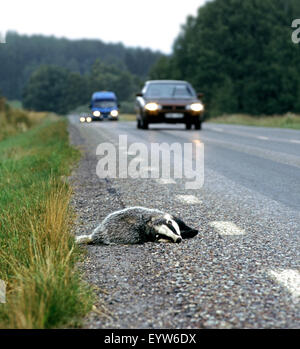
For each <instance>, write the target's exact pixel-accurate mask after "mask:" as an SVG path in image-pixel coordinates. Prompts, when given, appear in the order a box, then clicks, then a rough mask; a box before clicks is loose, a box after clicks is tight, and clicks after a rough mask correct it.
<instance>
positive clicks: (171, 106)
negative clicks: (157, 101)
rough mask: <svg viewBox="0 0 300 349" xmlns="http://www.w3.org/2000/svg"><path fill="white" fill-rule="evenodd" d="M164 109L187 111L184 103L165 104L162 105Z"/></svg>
mask: <svg viewBox="0 0 300 349" xmlns="http://www.w3.org/2000/svg"><path fill="white" fill-rule="evenodd" d="M162 110H163V111H171V112H178V111H179V112H183V111H185V106H184V105H163V106H162Z"/></svg>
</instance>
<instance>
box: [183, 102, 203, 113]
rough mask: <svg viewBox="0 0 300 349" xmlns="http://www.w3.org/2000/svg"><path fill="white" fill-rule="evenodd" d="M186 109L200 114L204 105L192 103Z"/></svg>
mask: <svg viewBox="0 0 300 349" xmlns="http://www.w3.org/2000/svg"><path fill="white" fill-rule="evenodd" d="M187 109H190V110H192V111H195V112H200V111H203V110H204V105H203V104H202V103H193V104H191V105H189V106H188V108H187Z"/></svg>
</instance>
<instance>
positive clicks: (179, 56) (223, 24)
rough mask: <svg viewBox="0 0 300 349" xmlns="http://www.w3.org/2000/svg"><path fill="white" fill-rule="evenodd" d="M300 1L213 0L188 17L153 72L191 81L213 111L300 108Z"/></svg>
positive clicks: (214, 113) (280, 111)
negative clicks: (298, 40)
mask: <svg viewBox="0 0 300 349" xmlns="http://www.w3.org/2000/svg"><path fill="white" fill-rule="evenodd" d="M295 18H300V2H299V0H263V1H261V0H214V1H210V2H208V3H206V4H205V5H204V6H203V7H201V8H199V10H198V14H197V16H196V17H189V18H188V19H187V22H186V24H185V25H184V26H183V27H182V30H181V33H180V35H179V36H178V37H177V39H176V41H175V43H174V47H173V54H172V55H171V56H170V57H166V56H164V57H161V58H160V59H159V61H158V62H157V64H155V66H154V67H153V68H152V70H151V73H150V77H151V78H155V79H161V78H174V79H185V80H188V81H190V82H191V83H192V84H193V85H194V86H195V88H196V89H197V91H199V92H203V93H204V94H205V103H206V105H207V110H208V111H209V115H211V116H218V115H220V114H231V113H247V114H250V115H251V114H252V115H260V114H266V115H271V114H284V113H286V112H289V111H290V112H300V69H299V67H300V45H295V44H294V43H293V42H292V40H291V35H292V32H293V30H295V29H292V28H291V23H292V21H293V20H294V19H295Z"/></svg>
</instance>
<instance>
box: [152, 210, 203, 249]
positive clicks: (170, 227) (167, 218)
mask: <svg viewBox="0 0 300 349" xmlns="http://www.w3.org/2000/svg"><path fill="white" fill-rule="evenodd" d="M151 225H152V227H153V229H154V234H155V239H154V240H155V241H157V242H175V243H180V242H181V241H182V239H189V238H192V237H194V236H196V235H197V234H198V231H197V230H194V229H192V228H189V227H188V226H187V225H186V224H185V223H184V222H183V221H182V220H180V219H179V218H176V217H173V216H171V215H169V214H165V215H164V216H163V217H154V218H153V219H152V220H151Z"/></svg>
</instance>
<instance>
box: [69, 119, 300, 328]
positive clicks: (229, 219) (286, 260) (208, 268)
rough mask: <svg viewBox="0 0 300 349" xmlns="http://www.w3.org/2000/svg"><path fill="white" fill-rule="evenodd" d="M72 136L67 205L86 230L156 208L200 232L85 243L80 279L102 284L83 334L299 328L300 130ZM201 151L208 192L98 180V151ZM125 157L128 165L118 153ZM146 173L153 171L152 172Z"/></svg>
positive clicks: (131, 126) (91, 128)
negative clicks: (141, 241)
mask: <svg viewBox="0 0 300 349" xmlns="http://www.w3.org/2000/svg"><path fill="white" fill-rule="evenodd" d="M69 119H70V125H71V126H70V132H71V139H72V141H73V143H74V144H76V145H80V146H81V148H82V149H83V151H84V154H85V155H84V157H83V159H82V161H81V164H80V167H79V168H78V169H77V171H76V173H74V175H73V178H72V179H73V180H74V183H75V184H74V188H75V199H74V205H75V208H76V210H77V212H78V214H79V220H80V223H81V224H79V225H78V228H77V230H76V232H75V233H78V234H81V233H88V232H90V231H91V230H92V229H93V228H94V227H95V226H96V225H97V224H98V223H99V221H101V219H103V218H104V217H105V216H106V215H107V214H108V213H110V212H112V211H114V210H116V209H120V208H122V206H126V207H128V206H137V205H138V206H145V207H153V208H159V209H162V210H164V211H167V212H170V213H174V214H177V215H179V216H181V217H182V218H183V219H184V221H186V223H187V224H189V225H191V226H194V227H196V228H198V229H199V232H200V233H199V235H198V236H197V237H196V238H194V239H192V240H185V241H184V242H183V243H182V244H178V245H177V244H176V245H173V244H153V243H152V244H151V243H147V244H145V245H142V246H106V247H103V246H91V247H88V257H87V259H86V261H85V263H84V266H83V270H84V271H85V275H86V278H87V280H88V281H89V282H90V283H92V284H95V285H97V287H99V292H98V296H99V307H101V304H104V305H105V308H106V309H108V310H107V311H108V315H106V316H101V315H100V314H95V313H94V314H91V315H90V316H89V317H88V318H87V319H86V327H90V328H105V327H106V328H107V327H109V328H299V326H300V320H299V319H300V307H299V301H300V265H299V246H300V244H299V235H300V234H299V233H300V132H299V131H293V130H283V129H271V128H256V127H244V126H232V125H221V124H218V125H217V124H204V126H203V130H202V131H193V130H192V131H186V130H185V129H184V127H183V125H178V126H177V125H175V126H168V125H153V126H152V125H151V126H150V129H149V130H147V131H145V130H137V129H136V127H135V123H132V122H123V123H121V122H101V123H92V124H79V123H78V117H77V116H70V117H69ZM119 135H127V136H128V143H129V144H132V143H143V144H145V145H146V146H147V148H148V149H150V145H151V143H153V142H156V143H163V142H165V143H168V144H173V143H175V142H176V143H180V144H182V145H183V144H184V143H195V142H196V143H200V144H204V159H205V160H204V165H205V166H204V174H205V177H204V185H203V187H202V188H200V189H196V190H195V189H189V190H186V187H185V184H186V181H187V180H186V179H185V178H182V179H175V180H171V181H162V180H157V179H151V178H149V179H141V178H136V179H133V178H127V179H109V180H103V179H102V180H101V179H99V178H98V177H97V176H96V166H97V162H98V160H99V156H98V157H97V156H96V148H97V145H98V144H100V143H103V142H109V143H113V144H114V145H116V146H117V145H118V137H119ZM122 152H123V153H122V154H123V156H127V157H128V159H129V160H130V159H132V158H134V156H133V155H132V154H130V153H129V154H128V152H126V149H122ZM144 170H145V171H146V172H147V171H149V170H151V168H149V167H147V168H145V169H144Z"/></svg>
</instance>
